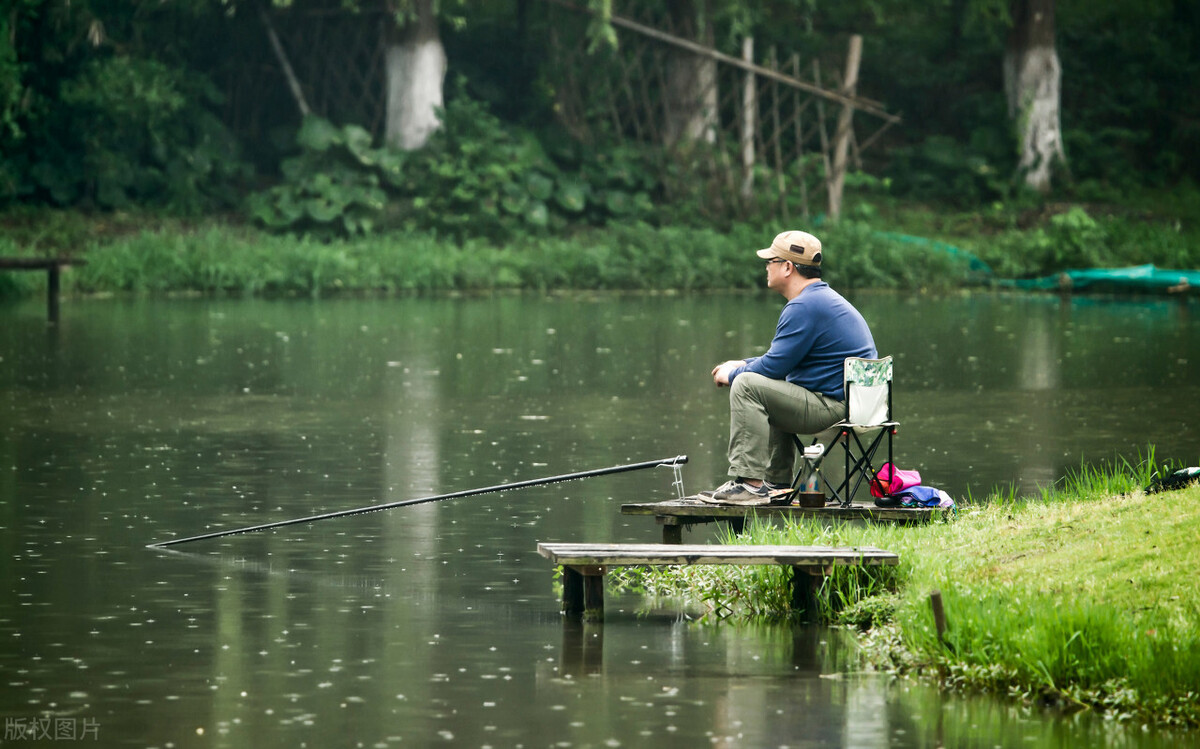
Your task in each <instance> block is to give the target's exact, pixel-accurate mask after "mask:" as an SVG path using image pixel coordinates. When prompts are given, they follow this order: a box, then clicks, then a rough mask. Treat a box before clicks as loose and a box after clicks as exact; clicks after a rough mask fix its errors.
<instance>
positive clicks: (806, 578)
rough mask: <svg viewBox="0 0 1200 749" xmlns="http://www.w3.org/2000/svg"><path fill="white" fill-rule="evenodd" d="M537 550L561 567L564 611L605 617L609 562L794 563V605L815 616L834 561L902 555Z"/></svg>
mask: <svg viewBox="0 0 1200 749" xmlns="http://www.w3.org/2000/svg"><path fill="white" fill-rule="evenodd" d="M538 553H539V554H541V555H542V556H544V557H546V558H548V559H550V560H551V561H553V562H554V563H555V564H557V565H559V566H561V567H562V568H563V605H562V610H563V613H564V614H567V615H568V616H582V617H583V618H584V619H586V620H590V621H602V620H603V619H604V573H605V572H606V571H607V570H608V568H609V567H630V566H663V565H673V564H732V565H754V564H778V565H784V566H790V567H791V568H792V609H793V610H794V611H796V612H798V613H799V614H800V615H801V619H802V620H807V621H811V620H814V619H815V618H816V617H815V614H816V610H817V609H816V595H817V591H818V590H819V588H820V586H821V578H822V577H824V576H825V575H828V574H830V573H831V572H832V571H833V568H834V567H836V566H880V565H894V564H898V563H899V562H900V557H899V556H897V555H896V554H894V553H892V552H890V551H884V550H883V549H877V548H875V547H873V546H728V545H720V544H696V545H682V544H680V545H664V544H567V543H539V544H538Z"/></svg>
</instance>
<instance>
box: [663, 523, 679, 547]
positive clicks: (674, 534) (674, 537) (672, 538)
mask: <svg viewBox="0 0 1200 749" xmlns="http://www.w3.org/2000/svg"><path fill="white" fill-rule="evenodd" d="M663 543H664V544H681V543H683V526H682V525H664V526H663Z"/></svg>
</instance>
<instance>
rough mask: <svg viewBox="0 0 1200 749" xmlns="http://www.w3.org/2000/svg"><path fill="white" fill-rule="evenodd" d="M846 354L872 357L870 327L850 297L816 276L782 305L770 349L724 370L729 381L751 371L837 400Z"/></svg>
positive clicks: (875, 355) (842, 395) (842, 387)
mask: <svg viewBox="0 0 1200 749" xmlns="http://www.w3.org/2000/svg"><path fill="white" fill-rule="evenodd" d="M851 356H858V357H863V358H866V359H876V358H878V356H879V354H878V353H877V352H876V350H875V339H874V338H872V337H871V329H870V328H868V327H867V321H866V320H864V319H863V316H862V315H861V314H859V312H858V310H856V309H855V308H854V306H853V305H852V304H850V302H847V301H846V300H845V299H844V298H843V297H842V295H841V294H839V293H837V292H836V291H834V290H833V289H831V288H830V287H829V284H827V283H825V282H824V281H817V282H816V283H814V284H811V285H809V286H807V287H806V288H805V289H804V291H802V292H800V294H799V295H798V296H797V297H796V298H795V299H792V300H790V301H789V302H788V303H787V304H785V305H783V312H781V313H780V315H779V324H778V325H777V326H776V327H775V338H774V339H772V341H771V348H770V349H768V350H767V353H765V354H763V355H762V356H756V357H753V358H750V359H747V360H746V364H745V365H744V366H741V367H738V368H737V369H735V370H734V371H733V372H732V373H730V375H729V384H730V385H732V384H733V381H734V380H735V379H736V378H737V376H738V375H740V374H741V373H743V372H757V373H758V374H761V375H763V376H764V377H769V378H771V379H773V380H787V381H788V382H791V383H793V384H795V385H799V386H800V387H802V388H805V389H806V390H809V391H811V392H814V393H822V394H823V395H827V396H830V397H831V398H836V399H838V400H843V399H844V398H845V397H846V394H845V384H844V383H843V381H842V379H843V375H842V370H843V367H844V366H845V361H846V358H847V357H851Z"/></svg>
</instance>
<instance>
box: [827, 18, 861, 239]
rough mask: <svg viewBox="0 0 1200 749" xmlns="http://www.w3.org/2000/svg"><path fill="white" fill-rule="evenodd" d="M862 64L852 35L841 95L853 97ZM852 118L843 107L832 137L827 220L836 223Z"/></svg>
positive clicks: (849, 110) (858, 44)
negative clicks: (831, 164)
mask: <svg viewBox="0 0 1200 749" xmlns="http://www.w3.org/2000/svg"><path fill="white" fill-rule="evenodd" d="M860 62H862V36H860V35H859V34H854V35H853V36H851V37H850V46H849V49H848V50H847V52H846V75H845V78H844V79H843V81H844V83H843V85H842V93H843V94H847V95H850V96H853V95H854V89H855V88H856V87H857V86H858V66H859V63H860ZM853 118H854V108H853V107H849V106H843V107H842V111H841V113H840V114H839V115H838V122H837V130H836V131H835V132H834V135H833V174H832V175H830V180H829V218H830V219H831V220H833V221H837V220H838V219H839V218H840V217H841V215H842V188H843V187H844V186H845V183H846V155H847V153H848V152H849V150H850V127H851V123H852V121H853Z"/></svg>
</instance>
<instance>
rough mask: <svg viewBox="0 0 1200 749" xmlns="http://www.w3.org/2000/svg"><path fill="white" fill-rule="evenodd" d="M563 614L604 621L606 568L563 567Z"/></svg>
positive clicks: (590, 620) (586, 619) (587, 620)
mask: <svg viewBox="0 0 1200 749" xmlns="http://www.w3.org/2000/svg"><path fill="white" fill-rule="evenodd" d="M562 610H563V613H564V614H566V615H567V616H571V617H576V616H579V617H583V620H584V621H585V622H600V621H604V567H563V607H562Z"/></svg>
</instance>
